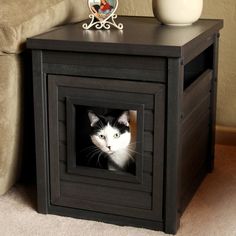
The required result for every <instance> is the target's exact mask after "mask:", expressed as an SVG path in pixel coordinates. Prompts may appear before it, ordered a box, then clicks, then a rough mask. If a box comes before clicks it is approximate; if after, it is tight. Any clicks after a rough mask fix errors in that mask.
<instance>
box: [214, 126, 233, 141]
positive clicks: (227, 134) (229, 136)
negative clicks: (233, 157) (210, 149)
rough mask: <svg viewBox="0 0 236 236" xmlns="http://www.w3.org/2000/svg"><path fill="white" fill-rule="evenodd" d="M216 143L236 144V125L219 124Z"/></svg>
mask: <svg viewBox="0 0 236 236" xmlns="http://www.w3.org/2000/svg"><path fill="white" fill-rule="evenodd" d="M216 144H222V145H231V146H236V127H228V126H220V125H217V126H216Z"/></svg>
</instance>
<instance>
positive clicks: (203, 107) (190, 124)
mask: <svg viewBox="0 0 236 236" xmlns="http://www.w3.org/2000/svg"><path fill="white" fill-rule="evenodd" d="M209 110H210V94H207V95H206V97H203V98H202V99H201V100H200V101H199V104H198V105H197V106H196V107H194V108H193V109H192V112H191V113H189V114H188V116H187V117H183V121H182V126H181V131H182V133H183V135H184V134H185V132H188V131H189V130H192V129H193V128H194V126H195V124H196V123H197V122H199V120H201V119H202V117H204V116H205V115H206V114H207V113H208V112H209Z"/></svg>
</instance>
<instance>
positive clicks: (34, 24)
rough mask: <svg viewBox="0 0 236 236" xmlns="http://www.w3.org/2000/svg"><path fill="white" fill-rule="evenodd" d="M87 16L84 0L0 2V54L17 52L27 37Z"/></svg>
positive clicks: (8, 0) (85, 0)
mask: <svg viewBox="0 0 236 236" xmlns="http://www.w3.org/2000/svg"><path fill="white" fill-rule="evenodd" d="M87 17H88V7H87V0H40V1H35V0H21V1H19V0H6V1H3V3H1V7H0V55H1V54H5V53H20V52H21V51H22V49H23V48H24V43H25V41H26V39H27V38H28V37H32V36H34V35H37V34H40V33H43V32H45V31H48V30H50V29H51V28H52V27H55V26H58V25H62V24H66V23H71V22H78V21H80V20H83V19H85V18H87Z"/></svg>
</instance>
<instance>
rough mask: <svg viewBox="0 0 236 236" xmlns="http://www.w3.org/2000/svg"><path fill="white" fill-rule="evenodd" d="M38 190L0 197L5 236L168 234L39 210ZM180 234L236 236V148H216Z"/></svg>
mask: <svg viewBox="0 0 236 236" xmlns="http://www.w3.org/2000/svg"><path fill="white" fill-rule="evenodd" d="M35 202H36V201H35V189H34V188H33V187H26V186H22V185H17V186H16V187H14V188H12V190H11V191H10V192H8V193H7V194H6V195H4V196H1V197H0V235H1V236H21V235H22V236H41V235H43V236H50V235H53V236H83V235H86V236H164V235H166V234H164V233H162V232H155V231H151V230H147V229H140V228H133V227H119V226H116V225H110V224H105V223H99V222H94V221H86V220H79V219H73V218H69V217H60V216H53V215H42V214H38V213H37V212H36V203H35ZM177 236H236V147H230V146H220V145H218V146H217V147H216V165H215V170H214V172H213V173H212V174H209V175H208V176H207V178H206V179H205V180H204V182H203V183H202V185H201V186H200V188H199V190H198V192H197V194H196V195H195V196H194V198H193V200H192V201H191V203H190V205H189V206H188V208H187V209H186V211H185V213H184V215H183V216H182V218H181V226H180V229H179V231H178V233H177Z"/></svg>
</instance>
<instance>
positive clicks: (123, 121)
mask: <svg viewBox="0 0 236 236" xmlns="http://www.w3.org/2000/svg"><path fill="white" fill-rule="evenodd" d="M118 122H119V123H121V124H124V125H126V126H129V112H128V111H125V112H123V113H122V114H121V116H120V117H119V118H118Z"/></svg>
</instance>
